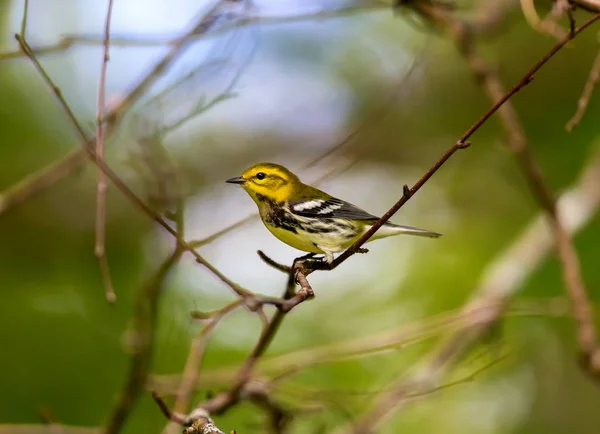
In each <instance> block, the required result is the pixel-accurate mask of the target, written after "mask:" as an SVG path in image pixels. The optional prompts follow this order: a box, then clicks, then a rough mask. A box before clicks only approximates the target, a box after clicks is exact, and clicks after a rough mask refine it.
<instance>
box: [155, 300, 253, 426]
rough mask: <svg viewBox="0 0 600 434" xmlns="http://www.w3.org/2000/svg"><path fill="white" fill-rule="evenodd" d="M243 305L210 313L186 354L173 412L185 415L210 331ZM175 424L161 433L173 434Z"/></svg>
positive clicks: (227, 306)
mask: <svg viewBox="0 0 600 434" xmlns="http://www.w3.org/2000/svg"><path fill="white" fill-rule="evenodd" d="M242 305H243V300H242V299H240V300H236V301H234V302H232V303H229V304H228V305H226V306H224V307H222V308H221V309H219V310H217V311H215V312H211V315H210V319H209V320H208V323H207V324H206V325H205V326H204V327H203V328H202V330H201V331H200V333H199V334H198V335H197V336H196V337H195V338H194V339H193V341H192V345H191V348H190V351H189V354H188V358H187V361H186V362H185V367H184V368H183V374H182V378H181V384H180V385H179V390H178V391H177V398H176V399H175V404H174V405H173V411H175V412H176V413H186V412H187V409H188V407H189V404H190V399H191V397H192V393H193V392H194V390H195V389H196V382H197V381H198V374H199V372H200V365H201V363H202V359H203V357H204V352H205V350H206V346H207V343H208V339H209V338H210V335H211V333H212V331H213V330H214V329H215V327H216V326H217V324H218V323H219V321H221V320H222V319H223V318H224V317H225V316H226V315H227V314H229V313H231V312H233V311H234V310H235V309H236V308H238V307H240V306H242ZM178 425H179V424H177V423H176V422H173V421H171V422H170V423H169V424H167V426H166V427H165V429H164V430H163V433H175V432H176V430H177V429H178Z"/></svg>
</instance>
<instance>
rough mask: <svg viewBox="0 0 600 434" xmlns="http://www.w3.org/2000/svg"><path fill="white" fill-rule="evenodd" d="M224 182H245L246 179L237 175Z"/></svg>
mask: <svg viewBox="0 0 600 434" xmlns="http://www.w3.org/2000/svg"><path fill="white" fill-rule="evenodd" d="M225 182H227V183H229V184H243V183H244V182H246V180H245V179H244V178H242V177H241V176H238V177H236V178H230V179H228V180H227V181H225Z"/></svg>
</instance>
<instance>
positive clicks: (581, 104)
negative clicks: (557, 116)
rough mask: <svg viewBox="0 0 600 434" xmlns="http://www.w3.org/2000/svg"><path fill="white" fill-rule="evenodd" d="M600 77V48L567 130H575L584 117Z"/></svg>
mask: <svg viewBox="0 0 600 434" xmlns="http://www.w3.org/2000/svg"><path fill="white" fill-rule="evenodd" d="M598 79H600V50H598V54H596V58H595V59H594V63H593V64H592V68H591V69H590V74H589V75H588V78H587V81H586V82H585V86H584V87H583V92H582V93H581V96H580V97H579V100H578V101H577V111H576V112H575V114H574V115H573V117H572V118H571V119H570V120H569V122H567V125H566V127H565V128H566V129H567V131H573V128H575V127H576V126H577V125H578V124H579V122H580V121H581V118H582V117H583V115H584V113H585V111H586V109H587V106H588V104H589V102H590V98H591V96H592V92H593V91H594V87H595V86H596V83H597V82H598Z"/></svg>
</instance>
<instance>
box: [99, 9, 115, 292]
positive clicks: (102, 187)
mask: <svg viewBox="0 0 600 434" xmlns="http://www.w3.org/2000/svg"><path fill="white" fill-rule="evenodd" d="M112 9H113V0H108V9H107V11H106V20H105V23H104V44H103V45H104V50H103V53H102V63H101V65H100V78H99V81H98V97H97V99H98V102H97V108H96V158H98V159H99V160H102V161H104V135H105V133H106V129H105V126H104V110H105V102H104V100H105V97H106V70H107V67H108V60H109V57H110V54H109V47H110V21H111V17H112ZM97 177H98V179H97V182H96V246H95V249H94V252H95V254H96V258H98V263H99V264H100V273H101V274H102V281H103V283H104V293H105V295H106V300H107V301H108V302H109V303H114V302H115V301H116V300H117V296H116V295H115V292H114V290H113V286H112V282H111V278H110V269H109V268H108V259H107V257H106V249H105V244H104V240H105V231H106V221H105V220H106V176H105V174H104V172H103V171H102V169H101V168H100V167H98V168H97Z"/></svg>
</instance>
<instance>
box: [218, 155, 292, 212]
mask: <svg viewBox="0 0 600 434" xmlns="http://www.w3.org/2000/svg"><path fill="white" fill-rule="evenodd" d="M226 182H229V183H231V184H240V185H241V186H242V187H243V188H244V190H246V191H247V192H248V194H249V195H250V197H251V198H252V199H254V201H255V202H257V203H258V202H260V198H259V197H260V196H262V197H264V198H266V199H269V200H271V201H274V202H284V201H286V200H287V199H288V198H289V197H290V196H291V195H292V192H293V191H294V188H295V187H296V186H298V185H299V184H300V180H299V179H298V177H297V176H296V175H294V174H293V173H292V172H290V171H289V170H287V169H286V168H285V167H283V166H280V165H278V164H273V163H258V164H255V165H254V166H252V167H249V168H248V169H246V170H245V171H244V173H242V176H239V177H237V178H231V179H228V180H227V181H226Z"/></svg>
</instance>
